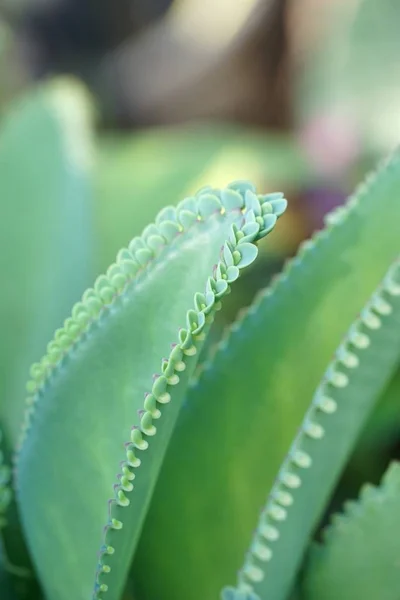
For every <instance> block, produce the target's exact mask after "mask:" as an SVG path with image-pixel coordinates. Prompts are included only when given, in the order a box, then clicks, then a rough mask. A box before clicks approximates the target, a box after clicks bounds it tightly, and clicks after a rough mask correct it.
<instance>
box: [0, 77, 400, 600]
mask: <svg viewBox="0 0 400 600" xmlns="http://www.w3.org/2000/svg"><path fill="white" fill-rule="evenodd" d="M89 106H90V103H89V104H88V101H87V99H86V97H85V94H84V92H83V91H82V90H81V89H80V87H79V85H78V84H76V83H73V82H71V81H67V80H62V81H61V82H60V81H59V82H53V83H49V84H46V85H45V86H44V87H42V88H40V89H38V90H37V91H36V92H35V93H34V94H33V95H31V96H30V97H28V98H26V99H25V100H23V101H22V102H19V103H18V105H17V106H16V107H15V108H14V109H13V110H12V111H11V112H10V114H9V115H7V116H6V117H5V119H4V121H3V123H2V128H1V131H0V159H1V160H0V192H1V195H2V197H4V198H6V199H8V198H12V199H13V200H14V203H12V202H7V203H5V205H6V210H5V219H4V221H2V236H1V243H2V244H3V255H4V257H5V258H6V259H7V260H8V261H9V260H10V259H9V258H8V257H10V258H11V259H12V261H13V268H14V273H13V280H12V285H9V286H8V287H7V288H6V292H5V293H4V294H3V297H2V303H3V304H2V312H1V315H2V327H3V333H4V334H5V338H6V339H7V340H9V343H8V345H7V346H6V345H3V346H2V347H1V352H2V363H1V364H2V381H4V390H2V393H1V397H0V425H1V429H2V431H4V440H3V441H4V442H5V444H4V448H3V450H4V453H3V454H2V455H1V461H0V539H1V543H0V548H1V554H0V585H1V588H0V589H1V594H2V596H1V597H2V598H3V597H4V598H6V600H42V598H44V597H45V598H46V600H69V599H70V598H73V599H74V600H90V599H92V600H103V599H104V600H107V599H109V600H122V599H123V600H132V599H133V598H135V600H160V599H163V598H174V599H175V600H188V599H191V600H204V599H207V600H208V599H210V600H211V599H212V598H215V599H217V598H218V596H219V595H220V594H221V596H220V597H222V598H223V600H289V599H290V600H294V599H295V598H296V599H298V598H299V597H301V598H302V600H314V599H317V598H330V599H332V600H336V598H353V597H354V596H356V595H359V596H360V597H365V598H367V599H368V600H369V598H371V600H372V598H373V597H374V598H375V597H379V598H384V600H397V599H396V597H395V590H396V587H395V586H396V579H395V576H396V565H397V561H398V553H399V548H398V541H397V539H396V531H395V526H394V525H393V524H395V523H396V520H398V509H397V504H398V499H399V498H398V496H399V470H398V469H399V468H398V466H394V467H392V468H391V469H390V470H389V472H388V474H387V475H386V476H385V479H384V483H383V484H382V486H381V487H380V488H377V489H375V488H368V490H367V491H366V492H365V491H364V492H362V494H361V501H360V502H359V503H355V504H351V505H350V508H349V506H348V505H346V506H347V508H345V514H344V516H340V517H338V518H336V520H335V524H334V525H333V526H332V527H331V529H330V530H329V531H330V533H329V534H327V535H326V536H325V537H324V540H323V543H320V544H315V542H314V541H313V539H314V535H315V533H317V534H318V524H319V522H320V521H321V519H323V517H324V516H326V515H329V513H330V512H331V509H330V506H329V499H330V497H332V495H333V496H334V495H335V491H336V490H337V489H338V485H339V484H338V481H339V478H340V475H341V473H342V472H343V470H344V469H345V467H346V465H347V464H348V463H349V461H351V454H352V452H353V450H354V449H355V448H356V449H357V448H358V447H361V448H362V449H363V450H362V451H363V455H362V456H363V457H364V458H368V453H369V452H370V451H371V450H370V449H371V448H373V449H375V448H376V447H377V445H379V444H381V443H382V442H381V440H382V439H383V438H384V437H385V435H386V432H387V431H388V425H387V423H388V421H390V420H391V417H390V416H388V415H393V414H394V413H393V406H394V404H393V397H394V396H395V395H396V390H397V389H398V372H399V367H400V277H399V263H398V260H399V258H398V257H399V255H400V243H399V235H398V231H399V227H398V223H399V222H400V203H399V201H398V199H399V194H400V156H399V153H395V154H394V155H393V156H392V157H391V158H390V159H389V160H388V161H387V162H386V163H385V164H384V165H383V166H382V167H381V168H380V169H379V171H378V172H377V173H376V174H375V175H374V176H372V178H370V179H368V180H367V182H366V184H364V186H362V187H361V188H360V189H359V190H358V191H357V192H356V194H355V195H354V196H353V197H351V198H350V200H349V201H348V203H347V205H346V206H345V207H343V208H341V209H339V210H337V211H335V212H334V213H332V214H331V215H329V217H328V218H327V222H326V226H325V228H324V229H323V231H321V232H320V233H318V234H316V235H315V236H314V237H313V239H312V240H310V241H309V242H307V243H305V244H304V245H303V246H302V247H301V248H300V250H299V252H298V254H297V256H295V257H294V258H293V259H292V260H291V261H290V262H289V263H288V264H287V266H286V267H285V268H284V269H283V272H282V273H281V274H280V275H279V276H278V277H277V278H276V279H275V281H274V282H272V284H271V285H270V286H269V287H267V288H266V289H265V290H264V291H262V292H261V293H260V295H259V296H258V297H257V298H256V300H255V301H254V302H253V303H252V305H251V306H250V308H249V309H248V310H247V312H245V313H242V314H241V316H240V317H239V318H238V319H237V320H236V321H235V322H234V324H233V325H232V327H231V328H230V330H229V331H228V332H227V334H226V336H224V338H223V340H222V341H221V342H220V343H219V345H218V347H217V349H214V348H211V349H210V345H209V344H210V339H212V338H211V334H210V329H211V326H212V323H213V321H214V318H215V317H216V313H217V312H218V311H219V310H220V309H221V308H222V307H223V304H224V301H225V297H226V296H227V295H228V294H229V293H230V292H231V290H234V292H233V294H232V295H233V296H235V292H236V289H240V285H241V279H240V275H241V274H242V272H243V270H244V269H245V268H247V267H249V268H251V265H252V263H253V262H254V261H255V259H256V257H257V255H258V245H257V244H258V242H259V241H260V240H261V239H262V238H264V237H266V236H267V234H269V233H270V232H271V231H272V230H273V229H274V227H275V224H276V221H277V219H278V217H280V216H281V215H282V214H283V213H284V211H285V209H286V200H285V198H284V197H283V195H282V194H281V193H271V194H259V193H257V192H256V188H255V186H254V185H253V184H251V183H248V182H246V181H235V182H234V183H232V184H230V185H228V186H227V187H224V186H223V185H221V186H220V187H215V188H211V187H205V188H202V189H200V191H198V192H196V193H194V189H193V188H194V187H195V185H196V186H197V182H198V181H199V180H200V179H201V178H202V177H204V174H205V173H208V174H213V173H214V175H215V179H216V180H218V184H217V185H218V186H219V185H220V183H219V178H221V179H224V178H225V177H226V174H227V172H228V171H229V169H228V171H224V175H223V176H222V175H221V173H220V172H219V169H220V168H221V164H222V163H223V162H224V161H225V163H224V164H225V166H226V164H230V161H231V162H232V164H230V168H233V167H235V171H236V166H235V165H236V164H239V163H240V162H241V158H240V159H237V163H235V160H234V159H233V157H234V156H235V155H236V158H237V157H243V156H244V155H245V154H244V153H242V150H243V147H244V146H245V145H246V143H248V144H249V145H251V144H250V140H252V144H253V145H252V146H251V147H252V150H251V152H250V154H251V153H253V155H254V156H257V159H255V160H254V163H251V164H258V165H259V164H261V163H262V161H261V158H260V157H261V156H262V154H263V152H264V151H265V146H263V142H261V140H257V141H255V140H254V138H253V136H250V137H246V135H244V132H243V131H242V132H239V130H235V131H234V130H229V128H226V129H224V131H223V132H222V130H220V131H219V133H218V136H217V138H218V139H217V138H213V136H212V134H211V131H210V130H208V131H207V130H206V129H204V131H203V133H202V134H200V133H199V130H196V131H195V132H194V131H192V132H188V131H186V132H183V131H180V132H179V133H175V132H174V131H170V132H160V131H157V132H152V133H151V134H143V135H141V134H140V135H138V136H137V138H136V139H133V140H130V141H127V142H121V141H118V140H108V141H104V140H103V142H102V144H103V145H102V147H101V150H100V157H99V158H98V161H97V163H96V165H95V167H96V168H95V170H94V173H92V170H91V168H90V160H89V159H90V158H91V156H92V151H91V145H90V139H91V126H90V120H91V119H90V108H89ZM249 135H250V134H249ZM164 136H165V137H164ZM202 136H203V137H202ZM236 136H237V140H236ZM194 139H195V140H197V142H198V149H197V150H198V152H197V155H196V156H193V155H192V154H191V153H190V152H189V150H188V149H189V148H191V147H193V143H194V142H193V140H194ZM163 140H164V141H163ZM88 141H89V144H88ZM264 142H265V140H264ZM174 144H175V147H174ZM274 144H275V146H274V150H273V151H272V150H271V152H272V155H273V156H274V157H275V163H274V169H275V170H276V171H278V172H279V169H282V173H281V175H280V176H277V179H279V177H282V179H285V176H284V175H283V173H284V170H285V160H284V159H283V158H282V157H291V160H288V161H287V165H286V168H289V170H292V171H293V172H292V181H294V180H296V178H298V179H299V180H300V179H301V178H302V177H303V175H304V174H305V173H306V171H307V168H306V167H305V162H304V161H303V159H302V157H300V156H299V154H298V149H296V148H295V146H291V145H290V144H289V145H288V146H286V145H285V144H283V145H281V146H280V142H278V141H277V139H275V141H274ZM271 147H272V146H270V148H271ZM146 148H147V150H146ZM235 148H236V150H235ZM279 148H280V150H279ZM169 151H170V156H168V152H169ZM280 152H281V154H280ZM221 155H222V157H223V160H222V163H221ZM226 156H228V159H229V160H227V159H226ZM254 156H253V158H254ZM151 157H153V160H154V164H152V163H151V161H150V158H151ZM171 157H175V158H176V157H178V159H177V164H176V166H175V167H174V169H173V168H172V167H171V165H170V162H171V160H172V159H171ZM279 157H280V158H279ZM163 158H164V159H165V160H162V159H163ZM114 161H115V162H114ZM149 161H150V162H149ZM131 164H132V168H131ZM154 166H157V168H158V169H159V171H158V172H157V173H155V172H154ZM224 168H225V167H224ZM268 168H271V167H268ZM241 169H244V170H246V168H244V167H243V164H242V165H241V166H240V165H239V167H238V170H239V171H241ZM265 169H266V170H265V173H264V175H262V177H266V178H267V179H268V176H269V175H268V173H267V167H266V168H265ZM248 170H249V171H250V170H251V169H250V168H249V169H248ZM256 179H257V177H256ZM286 181H287V182H289V181H290V177H289V176H288V177H287V178H286ZM92 188H93V189H94V192H95V199H94V201H92V200H91V194H90V190H91V189H92ZM185 193H188V194H192V193H193V195H189V196H188V197H187V198H185V199H184V200H182V201H181V202H179V203H178V204H177V205H176V206H175V203H176V200H177V199H178V197H179V196H180V195H185ZM131 194H132V195H131ZM165 204H167V207H166V208H163V209H162V206H163V205H165ZM170 204H171V205H170ZM172 204H173V205H172ZM157 212H158V215H157ZM148 219H149V220H151V219H154V223H153V224H151V225H147V226H145V227H144V229H143V231H142V232H141V234H140V235H138V234H139V230H141V229H142V227H143V226H144V223H145V221H147V220H148ZM93 232H94V233H93ZM132 233H134V235H135V236H136V237H134V238H133V239H132V241H130V242H129V237H132ZM92 235H94V236H95V237H96V239H95V240H94V241H95V242H96V243H97V247H98V248H99V251H98V252H94V251H93V246H94V244H92V241H93V240H92ZM123 243H126V247H124V248H122V249H121V250H119V251H118V254H117V258H116V261H115V263H113V264H112V265H111V266H110V267H109V268H108V269H107V270H106V272H105V274H104V275H100V276H99V277H97V279H96V280H95V283H94V285H93V287H91V288H89V289H87V290H86V291H85V292H84V293H83V295H82V298H81V300H80V301H79V302H78V303H77V304H75V305H74V306H73V308H72V312H71V316H69V317H67V318H66V319H65V317H66V316H67V311H68V307H70V306H71V304H73V302H75V301H76V299H77V298H78V297H79V295H81V294H82V292H83V289H84V286H85V285H86V284H87V279H88V275H90V272H91V267H90V265H91V264H93V262H95V263H96V264H97V265H102V266H104V263H105V262H106V261H108V260H109V256H110V254H111V252H114V251H116V250H117V247H118V246H119V245H120V244H123ZM268 243H269V242H268V239H267V241H266V244H267V248H268ZM260 260H262V259H260ZM96 261H97V262H96ZM5 268H6V267H5ZM235 288H236V289H235ZM240 297H241V294H236V298H240ZM63 319H65V320H64V322H63ZM62 323H63V325H62V326H61V324H62ZM57 328H58V329H57ZM53 330H55V333H54V335H53V337H52V340H51V342H50V343H49V344H48V345H47V346H46V342H47V341H48V339H49V338H50V337H51V334H50V331H53ZM41 355H42V356H43V358H42V359H40V356H41ZM204 356H205V357H206V359H205V362H203V360H204V359H203V357H204ZM332 357H333V358H332ZM28 362H29V363H30V362H33V366H32V367H31V369H30V378H29V381H28V384H27V391H28V396H27V398H26V397H25V396H24V393H23V382H24V375H23V374H22V373H23V372H24V371H28ZM24 402H25V405H24ZM374 411H377V412H375V413H374ZM379 411H381V412H380V413H379ZM22 413H24V414H22ZM373 414H380V415H381V417H380V426H379V427H378V426H377V427H376V428H375V429H374V428H373V425H371V421H370V419H371V415H373ZM366 424H367V426H366ZM365 426H366V428H365ZM395 430H396V427H395V424H394V425H393V432H395ZM18 432H19V434H20V435H17V433H18ZM360 436H361V437H360ZM393 439H395V434H394V433H393ZM359 440H360V441H361V445H360V444H359V443H358V441H359ZM11 465H12V466H13V467H14V468H13V469H12V470H11V469H10V467H11ZM11 473H12V477H10V475H11ZM366 477H368V474H366ZM339 487H340V485H339ZM14 494H15V496H16V500H17V502H14V501H13V497H14ZM266 497H267V502H266V501H265V498H266ZM263 507H264V508H263ZM260 511H262V512H261V516H260ZM254 528H256V530H255V532H254V534H253V538H252V534H251V532H252V531H254ZM24 540H26V543H27V546H28V549H29V555H30V557H31V559H32V564H33V566H32V565H31V564H30V560H29V556H27V555H26V549H25V548H24ZM248 548H249V550H247V549H248ZM246 551H247V554H246ZM305 556H306V557H307V559H306V560H304V557H305ZM243 561H244V563H243ZM241 565H243V566H241ZM363 565H369V566H368V570H369V575H368V577H369V578H367V579H366V581H363V574H362V573H361V567H362V566H363ZM238 571H239V575H238V578H237V580H236V573H237V572H238ZM300 574H301V576H300ZM235 580H236V583H235ZM39 585H40V588H41V590H42V591H39V587H38V586H39ZM226 585H228V586H230V587H225V586H226ZM232 585H233V587H232ZM221 590H222V591H221ZM329 594H330V595H329ZM368 594H370V595H369V596H368Z"/></svg>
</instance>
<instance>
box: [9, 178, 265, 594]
mask: <svg viewBox="0 0 400 600" xmlns="http://www.w3.org/2000/svg"><path fill="white" fill-rule="evenodd" d="M236 188H237V189H239V190H241V189H242V188H243V184H241V183H240V184H232V185H231V186H230V188H229V189H225V190H221V191H220V190H210V189H207V190H206V191H203V192H200V193H199V194H198V195H197V196H196V198H187V199H186V200H183V201H182V202H181V203H180V204H179V205H178V207H177V209H175V208H173V207H167V208H165V209H164V210H163V211H162V212H161V213H159V215H158V217H157V218H156V222H155V224H153V225H150V226H148V227H146V228H145V230H144V231H143V234H142V236H141V237H140V238H134V239H133V240H132V242H131V243H130V244H129V248H127V249H123V250H121V251H120V252H119V254H118V257H117V263H116V264H114V265H112V266H111V267H110V268H109V269H108V271H107V275H102V276H100V277H99V278H98V279H97V280H96V283H95V285H94V289H92V290H88V291H87V292H85V294H84V296H83V298H82V302H80V303H78V304H77V305H76V306H75V307H74V309H73V311H72V318H70V319H67V321H66V323H65V326H64V329H63V330H61V331H58V332H57V334H56V337H55V340H54V343H52V344H51V345H50V346H49V353H48V355H47V356H46V357H45V359H44V360H43V361H42V362H41V363H40V364H38V365H36V366H34V368H33V370H32V373H33V374H34V379H33V380H32V381H31V382H30V384H29V389H31V394H32V395H31V396H30V398H29V399H28V403H29V405H30V406H31V409H30V410H29V412H28V414H27V422H26V427H25V435H24V440H23V444H22V448H21V450H20V453H19V457H18V459H17V490H18V500H19V505H20V508H21V512H22V517H23V522H24V527H25V530H26V534H27V538H28V542H29V545H30V548H31V550H32V553H33V555H34V557H35V562H36V566H37V569H38V572H39V575H40V578H41V581H42V582H43V586H44V590H45V592H46V597H47V598H48V599H49V600H66V599H68V600H69V599H70V598H74V600H87V598H89V597H90V595H91V593H92V589H93V585H94V579H95V571H96V566H97V563H98V558H97V554H98V551H99V550H100V562H99V564H98V570H97V579H96V586H95V591H94V597H95V598H103V594H104V593H105V591H106V589H107V588H108V594H107V598H109V599H110V600H117V599H118V598H120V594H121V591H122V588H123V585H124V582H125V578H126V575H127V571H128V568H129V565H130V561H131V557H132V553H133V551H134V548H135V545H136V542H137V539H138V535H139V532H140V529H141V525H142V522H143V519H144V516H145V513H146V510H147V507H148V503H149V500H150V497H151V494H152V491H153V488H154V485H155V482H156V478H157V474H158V471H159V468H160V465H161V461H162V459H163V455H164V452H165V449H166V446H167V444H168V441H169V438H170V436H171V433H172V429H173V426H174V424H175V421H176V418H177V415H178V412H179V409H180V406H181V402H182V398H183V394H184V392H185V391H186V388H187V384H188V380H189V378H190V376H191V374H192V373H193V370H194V368H195V365H196V362H197V357H198V354H199V350H200V348H201V346H202V343H203V340H204V338H205V333H206V332H207V330H208V327H209V324H210V322H211V321H212V319H213V316H214V313H215V311H216V310H217V309H218V308H219V304H220V299H221V298H222V297H223V296H224V295H225V294H227V293H228V292H229V291H230V277H231V276H232V269H231V266H229V265H230V263H231V262H232V261H233V263H234V264H239V263H240V261H241V259H242V253H241V240H242V238H243V234H242V228H243V229H245V228H246V222H248V223H258V227H257V228H256V229H255V230H254V232H253V234H252V237H251V240H250V239H248V240H246V241H247V243H248V242H250V241H252V242H253V243H254V242H255V241H257V240H258V239H259V238H260V237H262V235H264V234H263V233H262V232H261V233H260V230H261V228H262V226H263V220H262V219H261V220H260V222H258V221H257V220H256V219H257V218H256V216H255V213H254V211H252V210H249V208H248V202H249V200H251V201H254V198H258V210H259V212H260V213H262V211H263V210H266V211H268V212H271V211H272V212H273V210H274V208H273V205H272V204H269V202H268V196H258V197H257V196H255V194H254V193H253V188H252V186H251V185H250V184H247V185H246V188H245V189H246V190H249V193H246V194H245V191H242V192H240V191H235V190H236ZM210 194H212V195H213V197H214V200H215V202H214V203H215V204H217V205H218V206H219V210H217V211H214V212H213V213H212V214H209V215H208V216H207V217H206V218H204V217H203V216H202V214H204V211H205V210H206V211H207V212H208V207H209V206H210V199H209V196H210ZM249 195H250V198H249ZM205 196H206V197H207V198H206V200H205V201H204V202H203V200H204V197H205ZM232 198H235V199H236V205H235V207H234V208H230V206H231V204H232ZM182 213H183V214H184V215H185V216H186V217H187V213H192V214H193V215H194V218H193V219H192V220H191V221H192V225H191V226H189V227H187V228H185V227H184V226H183V225H182V222H181V215H182ZM186 217H185V218H186ZM155 240H156V241H157V243H155ZM160 240H161V243H159V241H160ZM247 243H246V248H247ZM247 254H248V252H247V250H246V255H247ZM219 257H220V260H219ZM218 260H219V262H218ZM216 263H218V264H217V265H216ZM215 265H216V266H215ZM213 266H214V268H213ZM230 269H231V271H230ZM210 275H211V277H210ZM234 275H235V276H236V273H235V274H234ZM235 278H236V277H233V279H235ZM199 292H201V293H199ZM193 296H194V303H193ZM192 307H193V308H192ZM180 327H184V329H181V330H180V331H179V334H178V330H179V328H180ZM171 342H176V343H177V345H174V346H173V349H172V351H171V348H170V345H171ZM163 356H164V357H168V358H166V359H164V360H162V357H163ZM160 362H162V364H161V375H159V376H157V377H156V378H155V380H154V382H153V383H152V375H153V373H155V372H157V371H158V369H159V367H160ZM158 372H160V371H158ZM143 396H145V398H144V400H143ZM138 413H139V414H138ZM132 425H133V428H132ZM117 474H118V475H117ZM113 484H115V486H114V492H113ZM110 498H112V500H111V501H110V502H109V500H110ZM103 526H105V531H104V534H103V533H102V527H103Z"/></svg>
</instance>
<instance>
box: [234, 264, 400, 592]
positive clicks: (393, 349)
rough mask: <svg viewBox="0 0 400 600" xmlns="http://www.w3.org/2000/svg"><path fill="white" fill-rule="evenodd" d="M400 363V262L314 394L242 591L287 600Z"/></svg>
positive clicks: (252, 552) (254, 544) (273, 494)
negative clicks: (344, 472)
mask: <svg viewBox="0 0 400 600" xmlns="http://www.w3.org/2000/svg"><path fill="white" fill-rule="evenodd" d="M399 362H400V258H399V260H397V261H396V262H395V264H394V265H393V266H392V267H391V269H390V270H389V272H388V274H387V276H386V277H385V279H384V281H383V283H382V285H381V286H380V287H379V289H378V290H376V292H375V293H374V294H373V296H372V298H371V300H370V301H369V302H368V304H367V305H366V306H365V308H364V309H363V311H362V312H361V315H360V317H359V319H358V320H357V321H356V322H355V323H354V324H353V325H352V327H351V328H350V330H349V332H348V335H347V336H346V339H345V340H344V342H343V343H342V344H341V345H340V346H339V348H338V350H337V352H336V355H335V358H334V360H333V361H332V362H331V364H330V365H329V367H328V369H327V370H326V372H325V375H324V377H323V378H322V383H321V384H320V385H319V386H318V388H317V390H316V393H315V395H314V398H313V401H312V403H311V406H310V408H309V409H308V410H307V412H306V415H305V417H304V420H303V422H302V424H301V427H300V430H299V432H298V434H297V435H296V437H295V439H294V441H293V443H292V445H291V447H290V450H289V452H288V454H287V456H286V458H285V460H284V462H283V464H282V466H281V468H280V471H279V475H278V477H277V479H276V480H275V483H274V485H273V487H272V489H271V492H270V494H269V496H268V501H267V503H266V505H265V507H264V509H263V511H262V514H261V516H260V519H259V522H258V526H257V530H256V532H255V534H254V535H253V538H252V542H251V545H250V549H249V552H248V555H247V557H246V560H245V563H244V567H243V568H242V570H241V573H240V575H239V578H238V586H239V589H243V590H249V591H254V592H255V593H257V594H258V595H259V596H260V597H261V598H276V599H277V600H285V599H286V598H287V595H288V592H289V590H290V587H291V585H292V583H293V580H294V576H295V574H296V573H297V571H298V568H299V565H300V563H301V560H302V558H303V554H304V551H305V549H306V547H307V545H308V542H309V538H310V536H311V535H312V533H313V529H314V528H315V526H316V525H317V524H318V521H319V519H320V518H321V516H322V513H323V510H324V507H325V505H326V503H327V502H328V500H329V497H330V495H331V494H332V491H333V488H334V486H335V484H336V482H337V480H338V477H339V475H340V473H341V471H342V469H343V467H344V465H345V464H346V462H347V460H348V458H349V456H350V453H351V451H352V450H353V447H354V446H355V443H356V441H357V438H358V436H359V434H360V431H361V429H362V427H363V425H364V424H365V422H366V419H367V418H368V416H369V415H370V414H371V412H372V410H373V407H374V405H375V404H376V401H377V399H378V398H379V394H380V393H381V391H382V389H383V388H384V386H385V384H386V382H387V381H388V380H389V379H390V377H391V375H392V374H393V372H394V370H395V368H396V366H397V364H398V363H399ZM319 589H320V591H322V589H323V588H322V587H320V588H319ZM315 597H316V598H317V597H318V594H317V595H316V596H315ZM320 597H321V596H320ZM339 597H340V596H339ZM361 597H364V596H361ZM376 597H378V596H376Z"/></svg>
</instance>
